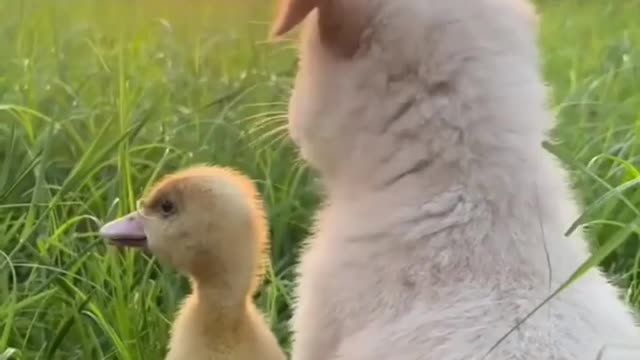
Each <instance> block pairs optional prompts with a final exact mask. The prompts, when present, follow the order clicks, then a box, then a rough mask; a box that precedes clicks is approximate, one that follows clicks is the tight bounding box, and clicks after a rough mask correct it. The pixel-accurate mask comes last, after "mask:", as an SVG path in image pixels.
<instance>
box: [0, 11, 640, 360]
mask: <svg viewBox="0 0 640 360" xmlns="http://www.w3.org/2000/svg"><path fill="white" fill-rule="evenodd" d="M539 5H540V10H541V13H542V15H543V24H542V38H541V42H542V46H543V48H544V54H545V59H544V62H545V64H544V66H545V77H546V79H547V81H548V82H549V85H550V86H551V87H552V88H553V96H552V100H553V103H552V106H553V108H554V109H555V111H556V112H557V114H558V118H559V122H558V126H557V127H556V129H555V130H554V133H553V134H552V135H553V139H552V140H553V141H552V142H553V146H552V149H551V150H552V151H553V152H554V153H555V154H556V155H557V156H559V157H560V158H561V159H562V161H564V162H565V164H566V165H567V167H568V168H569V169H570V170H571V172H572V181H573V183H574V185H575V186H576V188H577V190H578V195H579V199H580V200H581V201H582V203H583V204H584V206H585V214H584V216H583V217H581V218H580V219H576V220H577V222H578V223H579V224H584V225H585V226H587V228H588V230H589V234H590V236H591V239H592V241H593V245H594V249H595V250H596V254H597V255H598V257H601V258H603V260H604V261H603V263H602V266H603V267H604V268H605V269H606V270H607V271H608V272H609V273H610V274H611V275H612V276H614V279H615V281H616V282H617V283H619V284H620V285H622V286H624V288H625V289H629V290H628V291H627V293H626V294H627V296H626V298H627V300H628V301H630V302H632V303H633V304H634V305H638V304H640V299H639V298H638V294H640V292H639V291H638V290H639V286H640V280H638V279H637V276H638V274H639V273H638V271H639V269H640V257H639V256H638V255H639V254H640V253H639V252H638V238H637V232H638V225H640V210H639V208H640V191H638V190H637V186H636V184H637V183H638V182H640V180H639V179H640V169H639V167H640V161H639V159H638V156H639V154H640V141H639V140H638V135H639V134H640V68H639V66H640V50H639V45H640V25H638V22H637V18H638V17H637V14H640V1H631V0H628V1H620V0H597V1H596V0H589V1H586V0H583V1H577V0H563V1H551V0H548V1H539ZM274 8H275V1H270V2H264V1H262V2H261V1H257V0H249V1H247V2H244V3H240V2H229V1H222V0H218V1H216V0H206V1H205V0H191V1H188V2H186V1H180V0H154V1H152V0H137V1H124V0H109V1H97V0H51V1H42V0H20V1H10V0H0V359H8V358H11V357H10V356H13V358H15V359H123V360H127V359H160V358H162V356H163V355H164V352H165V346H166V345H165V344H166V342H167V337H168V330H169V326H170V321H171V319H172V318H173V313H174V311H175V309H176V307H177V306H178V305H179V304H180V300H181V299H182V298H183V296H184V294H185V293H186V292H187V291H188V285H187V283H186V281H185V280H184V279H181V278H180V277H178V276H177V275H176V274H175V273H173V271H171V269H167V268H165V267H160V266H158V265H157V263H156V262H155V261H152V260H151V259H149V258H148V257H146V256H145V255H143V254H140V253H137V252H133V251H124V252H123V251H118V250H117V249H114V248H112V247H109V246H107V245H106V244H105V242H104V241H103V240H102V239H99V238H98V237H97V236H96V231H97V229H98V228H99V226H100V224H101V221H102V220H110V219H112V218H114V217H115V216H117V215H119V214H123V213H124V212H127V211H129V210H131V209H132V208H134V204H135V200H136V199H137V198H138V197H139V196H140V195H141V194H142V193H143V192H144V190H145V189H147V188H148V186H149V185H150V184H151V183H152V182H153V181H154V180H156V179H157V178H158V177H159V176H161V175H163V174H166V173H168V172H171V171H174V170H176V169H178V168H181V167H184V166H187V165H190V164H195V163H203V162H207V163H215V164H221V165H228V166H233V167H236V168H238V169H240V170H242V171H244V172H246V173H247V174H249V175H250V176H251V177H253V178H254V179H256V180H257V181H258V184H259V186H260V190H261V192H262V194H263V195H264V197H265V199H266V202H267V205H268V211H269V220H270V222H271V234H272V259H273V264H272V269H271V271H270V273H269V279H268V281H267V283H266V284H265V286H264V287H263V289H262V290H261V292H260V294H259V296H258V298H257V301H258V303H259V304H260V306H261V307H262V309H264V310H265V312H266V314H267V318H268V320H269V321H270V323H271V324H272V326H273V328H274V330H275V331H276V333H277V334H278V337H279V339H280V341H281V342H282V344H283V346H285V347H288V346H289V342H288V338H289V334H288V332H287V328H288V324H287V320H288V319H289V316H290V305H291V288H292V281H293V267H294V266H295V262H296V258H297V252H298V250H299V247H300V244H301V241H302V240H303V239H304V237H305V236H306V234H307V232H308V226H309V223H310V217H311V215H312V213H313V211H314V209H315V207H316V205H317V202H318V192H317V191H318V189H317V187H316V185H315V183H314V177H313V174H311V173H310V172H309V171H308V170H307V169H306V168H305V167H304V164H303V163H302V162H301V161H300V160H299V159H298V155H297V153H296V151H295V148H294V147H293V146H292V145H291V143H290V142H289V139H288V138H287V133H286V102H287V98H288V94H289V88H290V85H291V78H292V76H293V74H294V72H295V66H296V61H295V51H294V43H292V42H287V41H284V42H280V43H273V42H269V41H268V37H267V34H268V28H269V20H270V18H271V16H272V13H273V9H274ZM523 171H526V169H523ZM10 354H13V355H10ZM3 356H6V357H3Z"/></svg>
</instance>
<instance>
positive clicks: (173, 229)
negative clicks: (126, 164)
mask: <svg viewBox="0 0 640 360" xmlns="http://www.w3.org/2000/svg"><path fill="white" fill-rule="evenodd" d="M139 204H140V206H139V210H138V211H135V212H132V213H130V214H128V215H126V216H123V217H121V218H119V219H116V220H114V221H112V222H110V223H108V224H106V225H104V226H103V227H102V228H101V229H100V234H101V236H103V237H105V238H107V239H109V240H110V241H111V242H113V243H115V244H118V245H124V246H128V247H138V248H145V249H148V250H149V251H150V252H151V253H152V254H154V255H155V256H156V257H157V258H158V260H159V261H160V262H161V263H164V264H167V265H170V266H172V267H174V268H175V269H176V270H177V271H178V272H180V273H182V274H184V275H186V276H188V277H189V278H190V280H191V288H192V293H191V294H190V295H189V296H188V297H187V299H186V300H185V301H184V303H183V305H182V307H181V309H180V310H179V312H178V315H177V317H176V319H175V321H174V323H173V326H172V330H171V339H170V342H169V351H168V354H167V356H166V358H165V359H166V360H205V359H206V360H222V359H229V360H232V359H233V360H244V359H247V360H249V359H251V360H256V359H264V360H281V359H282V360H284V359H286V357H285V354H284V352H283V351H282V349H281V348H280V346H279V345H278V342H277V340H276V338H275V336H274V335H273V333H272V332H271V330H270V329H269V327H268V325H267V324H266V322H265V320H264V318H263V316H262V315H261V313H260V312H259V310H258V309H257V308H256V306H255V304H254V303H253V301H252V296H253V294H254V293H255V291H256V290H257V287H258V286H259V284H260V282H261V280H262V278H263V274H264V268H265V266H264V265H265V263H266V259H267V257H266V256H265V251H266V249H267V247H268V226H267V221H266V220H265V216H264V210H263V204H262V200H261V198H260V196H259V194H258V191H257V190H256V188H255V185H254V183H253V182H252V181H251V180H250V179H249V178H247V177H246V176H244V175H242V174H240V173H238V172H236V171H234V170H231V169H228V168H222V167H212V166H196V167H192V168H188V169H185V170H182V171H179V172H176V173H174V174H170V175H168V176H166V177H165V178H163V179H162V180H161V181H159V182H158V183H156V184H155V185H154V186H153V187H152V189H151V191H150V192H149V193H148V195H147V196H146V197H144V198H143V199H142V200H141V201H140V203H139Z"/></svg>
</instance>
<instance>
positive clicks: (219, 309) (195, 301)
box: [182, 279, 253, 333]
mask: <svg viewBox="0 0 640 360" xmlns="http://www.w3.org/2000/svg"><path fill="white" fill-rule="evenodd" d="M191 284H192V289H193V290H192V293H191V295H189V297H188V298H187V300H186V301H185V304H184V306H183V311H182V312H187V311H188V312H189V314H188V315H187V314H184V315H186V316H189V317H190V318H191V319H192V321H194V322H198V323H199V324H200V326H199V327H200V328H201V329H203V330H204V331H206V332H209V333H211V332H217V331H218V330H219V331H222V332H229V331H230V329H238V330H239V329H240V328H243V327H244V326H245V323H246V320H247V318H248V316H249V313H250V312H251V309H250V307H251V306H252V305H253V303H252V302H251V299H250V298H249V296H244V297H241V298H237V297H233V296H231V295H230V294H229V293H228V291H225V289H221V288H219V287H217V286H207V284H200V283H199V282H197V281H196V280H193V279H192V280H191Z"/></svg>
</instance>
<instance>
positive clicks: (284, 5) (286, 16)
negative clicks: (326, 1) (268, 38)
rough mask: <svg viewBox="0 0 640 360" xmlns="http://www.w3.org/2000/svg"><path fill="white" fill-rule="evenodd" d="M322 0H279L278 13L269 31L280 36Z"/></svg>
mask: <svg viewBox="0 0 640 360" xmlns="http://www.w3.org/2000/svg"><path fill="white" fill-rule="evenodd" d="M321 1H323V0H280V2H279V6H278V15H277V17H276V21H275V23H274V25H273V28H272V30H271V33H272V34H273V35H274V36H281V35H284V34H286V33H288V32H289V31H291V29H293V28H294V27H296V26H297V25H298V24H300V23H301V22H302V20H304V18H306V17H307V15H309V13H310V12H311V11H312V10H313V9H315V8H316V7H318V3H319V2H321Z"/></svg>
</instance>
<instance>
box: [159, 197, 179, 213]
mask: <svg viewBox="0 0 640 360" xmlns="http://www.w3.org/2000/svg"><path fill="white" fill-rule="evenodd" d="M160 211H162V215H164V216H168V215H171V214H173V213H174V212H175V211H176V206H175V204H174V203H173V201H171V200H162V202H161V203H160Z"/></svg>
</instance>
